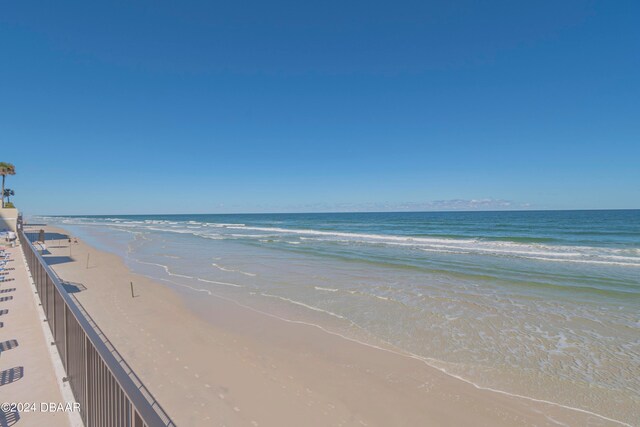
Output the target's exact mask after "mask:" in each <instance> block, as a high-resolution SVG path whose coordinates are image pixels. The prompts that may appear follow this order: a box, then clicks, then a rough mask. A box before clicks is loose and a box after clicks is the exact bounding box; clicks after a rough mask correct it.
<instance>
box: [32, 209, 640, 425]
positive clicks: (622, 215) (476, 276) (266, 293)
mask: <svg viewBox="0 0 640 427" xmlns="http://www.w3.org/2000/svg"><path fill="white" fill-rule="evenodd" d="M44 219H45V220H46V221H48V222H50V223H56V224H58V225H60V226H62V227H65V228H67V229H68V230H70V231H72V232H73V233H75V234H77V235H79V236H80V237H81V238H85V239H87V240H88V241H90V243H94V244H97V245H100V246H101V247H103V248H105V249H108V250H111V251H114V252H116V253H119V254H120V255H122V256H123V257H125V259H126V260H127V262H128V264H129V265H130V267H131V268H133V269H134V270H136V271H138V272H141V273H143V274H147V275H149V276H151V277H154V278H156V279H158V280H161V281H162V282H163V283H166V284H167V285H168V286H173V287H175V288H176V289H179V290H180V292H183V293H184V295H185V296H186V297H187V298H189V295H191V296H195V295H200V297H201V295H202V293H201V292H200V293H196V291H195V290H207V291H210V292H213V293H215V294H219V295H223V296H225V297H228V298H233V299H235V300H237V301H240V302H242V303H243V304H248V305H251V306H254V307H258V308H260V309H262V310H266V311H270V312H273V313H277V314H278V315H280V316H283V317H288V318H295V319H302V320H304V321H308V322H314V323H318V324H322V325H323V326H325V327H328V328H331V329H332V330H334V331H336V332H338V333H340V334H343V335H345V336H348V337H351V338H355V339H359V340H361V341H363V342H367V343H372V344H377V343H380V342H384V343H387V344H388V345H392V346H394V347H395V348H397V349H399V350H401V351H404V352H408V353H411V354H413V355H416V356H418V357H421V358H423V359H424V360H425V361H426V362H427V363H429V364H431V365H433V366H436V367H438V368H440V369H443V370H445V371H446V372H449V373H451V374H454V375H457V376H460V377H463V378H465V379H467V380H469V381H472V382H474V383H475V384H477V385H479V386H482V387H490V388H495V389H498V390H503V391H506V392H509V393H514V394H519V395H523V396H528V397H532V398H536V399H544V400H548V401H551V402H556V403H558V404H562V405H565V406H571V407H576V408H581V409H585V410H589V411H592V412H595V413H597V414H602V415H605V416H608V417H611V418H614V419H618V420H621V421H624V422H627V423H631V424H635V423H637V420H639V419H640V410H639V409H638V408H640V397H639V396H640V380H639V378H640V211H639V210H626V211H551V212H538V211H531V212H432V213H343V214H255V215H145V216H138V215H133V216H85V217H46V218H44Z"/></svg>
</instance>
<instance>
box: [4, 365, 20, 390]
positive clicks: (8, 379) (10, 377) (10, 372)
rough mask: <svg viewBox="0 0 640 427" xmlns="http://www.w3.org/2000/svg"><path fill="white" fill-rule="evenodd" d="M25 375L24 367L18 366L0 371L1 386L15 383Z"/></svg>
mask: <svg viewBox="0 0 640 427" xmlns="http://www.w3.org/2000/svg"><path fill="white" fill-rule="evenodd" d="M23 376H24V368H23V367H22V366H16V367H15V368H11V369H6V370H4V371H2V372H0V386H3V385H7V384H11V383H14V382H16V381H18V380H19V379H21V378H22V377H23Z"/></svg>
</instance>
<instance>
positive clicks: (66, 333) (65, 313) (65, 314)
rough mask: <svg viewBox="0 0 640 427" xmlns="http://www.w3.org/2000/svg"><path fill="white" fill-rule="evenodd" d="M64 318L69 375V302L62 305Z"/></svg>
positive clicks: (66, 369) (65, 349) (65, 364)
mask: <svg viewBox="0 0 640 427" xmlns="http://www.w3.org/2000/svg"><path fill="white" fill-rule="evenodd" d="M62 316H63V319H64V370H65V372H66V373H67V376H69V320H68V319H67V304H63V306H62Z"/></svg>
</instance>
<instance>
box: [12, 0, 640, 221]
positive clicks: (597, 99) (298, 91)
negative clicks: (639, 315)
mask: <svg viewBox="0 0 640 427" xmlns="http://www.w3.org/2000/svg"><path fill="white" fill-rule="evenodd" d="M93 3H96V4H93ZM131 3H133V2H65V1H59V2H48V3H40V4H35V2H4V3H3V4H2V6H1V7H0V9H1V10H0V52H1V58H0V61H1V62H0V161H10V162H12V163H14V164H15V165H16V167H17V170H18V175H16V176H14V177H10V178H9V179H8V185H9V186H10V187H12V188H14V189H15V191H16V194H17V195H16V197H15V199H14V200H15V201H16V203H17V204H18V205H19V207H21V208H22V209H23V210H24V211H25V212H26V213H27V214H39V213H41V214H68V213H77V214H89V213H96V214H100V213H104V214H109V213H190V212H193V213H196V212H203V213H204V212H261V211H271V212H279V211H323V210H431V209H449V208H451V209H518V208H525V209H527V208H536V209H572V208H577V209H583V208H640V166H639V160H638V159H640V71H639V70H640V26H638V25H637V17H638V16H640V3H638V2H633V1H615V2H611V1H602V2H592V1H581V2H573V1H563V2H556V1H551V2H530V4H524V2H511V1H504V2H464V1H462V2H450V1H441V2H428V1H419V2H398V1H394V2H384V3H382V2H372V1H366V2H364V1H362V2H344V1H336V2H333V1H325V2H317V3H310V2H299V1H290V2H279V1H273V2H243V1H237V2H224V3H221V2H204V1H203V2H186V1H185V2H162V1H160V2H156V1H154V2H143V1H141V2H135V5H134V4H131ZM453 3H455V4H453Z"/></svg>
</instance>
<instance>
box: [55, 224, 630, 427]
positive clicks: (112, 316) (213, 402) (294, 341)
mask: <svg viewBox="0 0 640 427" xmlns="http://www.w3.org/2000/svg"><path fill="white" fill-rule="evenodd" d="M46 231H47V232H58V233H66V232H65V231H64V230H61V229H57V228H54V227H46ZM70 245H71V247H69V246H70ZM47 248H48V250H49V252H50V254H47V255H45V259H48V261H49V263H50V264H51V265H52V267H53V268H54V270H55V271H56V273H57V274H58V275H59V276H60V277H61V278H62V279H63V280H65V281H69V282H73V283H78V284H81V285H83V286H84V288H86V289H84V290H82V291H80V292H78V293H75V296H76V298H77V299H78V301H80V302H81V303H82V305H83V306H84V307H85V308H86V310H87V311H88V313H89V314H90V315H91V316H92V317H93V319H94V320H95V321H96V322H97V324H98V325H99V326H100V328H101V329H102V330H103V331H104V332H105V334H106V335H107V337H108V338H109V339H110V340H111V342H112V343H113V344H114V346H115V347H116V348H117V349H118V351H119V352H120V353H121V354H122V355H123V356H124V358H125V359H126V361H127V362H128V363H129V365H130V366H131V367H132V368H133V370H134V371H135V372H136V373H137V375H138V376H139V377H140V379H141V380H142V381H143V382H144V384H145V385H146V386H147V388H148V389H149V390H150V391H151V392H152V393H153V394H154V396H155V397H156V399H157V400H158V401H159V402H160V403H161V405H162V406H163V407H164V409H165V410H166V411H167V412H168V414H169V415H170V416H171V417H172V418H173V420H174V421H175V423H176V424H177V425H180V426H218V425H219V426H245V425H246V426H283V425H307V426H431V425H433V426H441V425H478V426H480V425H484V426H499V425H504V426H513V425H557V424H558V423H564V424H566V425H590V426H597V425H620V423H616V422H613V421H612V420H607V419H604V418H602V417H600V416H597V415H595V414H589V413H587V412H584V411H578V410H575V409H569V408H564V407H562V406H559V405H555V404H550V403H545V402H536V401H533V400H531V399H525V398H521V397H517V396H511V395H507V394H505V393H500V392H494V391H491V390H484V389H479V388H477V387H476V386H474V385H472V384H470V383H468V382H465V381H463V380H460V379H457V378H454V377H452V376H450V375H447V374H445V373H443V372H441V371H439V370H437V369H435V368H433V367H431V366H429V365H428V364H426V363H425V362H424V361H422V360H418V359H416V358H412V357H411V356H410V355H408V354H403V353H402V352H399V351H397V350H394V349H392V348H385V347H382V346H381V347H379V348H376V347H375V346H372V345H369V344H364V343H360V342H357V341H353V340H350V339H347V338H345V337H342V336H339V335H336V334H334V333H331V332H330V331H328V330H325V329H323V328H321V327H318V326H316V325H310V324H303V323H301V322H292V321H288V320H286V319H282V318H279V317H276V316H274V315H271V314H268V313H263V312H260V311H258V310H255V309H252V308H249V307H245V306H241V305H239V304H237V303H235V302H233V301H230V300H228V299H224V298H220V297H217V296H216V295H215V294H211V293H201V294H200V296H199V297H198V298H191V299H189V301H186V300H185V299H184V298H182V297H181V295H179V294H178V293H176V292H175V291H174V290H172V289H170V287H169V286H167V285H168V284H165V283H162V282H154V281H152V280H150V279H149V278H147V277H145V276H141V275H138V274H134V273H132V272H131V271H130V270H129V269H128V268H127V266H126V265H125V263H124V261H123V260H122V259H121V258H120V257H118V256H116V255H114V254H111V253H107V252H103V251H100V250H97V249H96V248H94V247H91V246H89V245H87V244H85V243H84V242H83V241H82V240H80V241H79V242H78V243H71V244H69V243H68V242H67V241H66V240H61V241H59V242H58V241H56V240H52V241H49V242H47ZM88 254H90V255H89V258H88V263H87V255H88ZM130 282H133V283H134V293H135V297H134V298H132V296H131V289H130Z"/></svg>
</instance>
